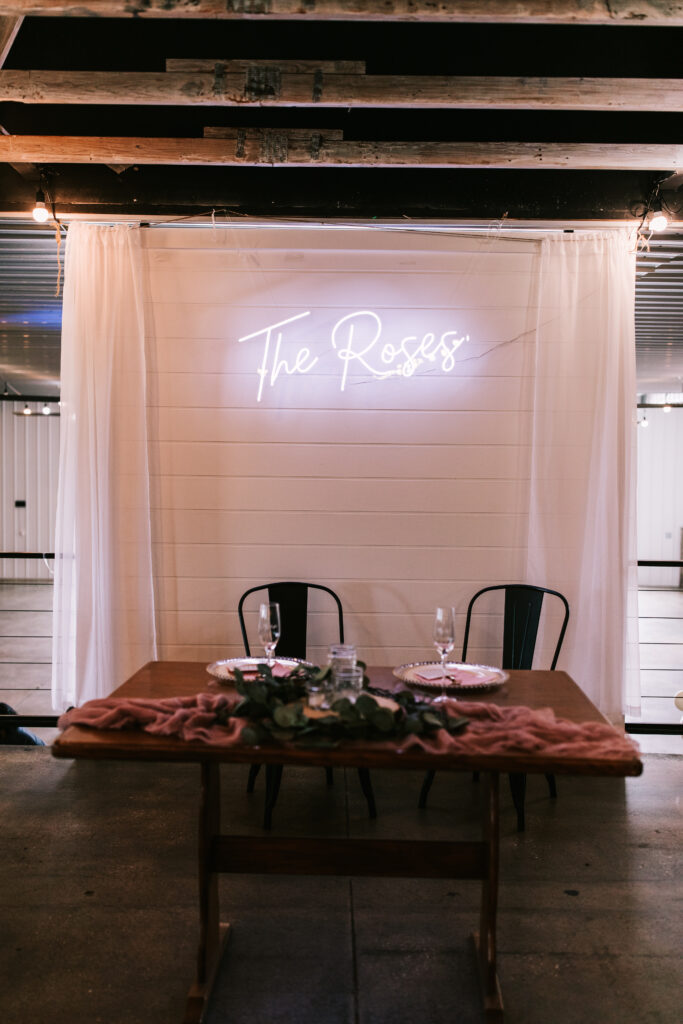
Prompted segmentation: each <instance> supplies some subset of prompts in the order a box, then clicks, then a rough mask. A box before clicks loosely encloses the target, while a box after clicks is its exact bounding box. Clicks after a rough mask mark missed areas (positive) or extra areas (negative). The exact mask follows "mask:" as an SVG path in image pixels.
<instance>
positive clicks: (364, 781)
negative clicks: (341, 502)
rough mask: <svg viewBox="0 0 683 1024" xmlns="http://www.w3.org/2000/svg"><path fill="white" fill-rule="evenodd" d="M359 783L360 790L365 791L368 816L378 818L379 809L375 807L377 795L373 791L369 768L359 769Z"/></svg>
mask: <svg viewBox="0 0 683 1024" xmlns="http://www.w3.org/2000/svg"><path fill="white" fill-rule="evenodd" d="M358 781H359V782H360V788H361V789H362V790H363V796H364V797H365V799H366V800H367V802H368V814H369V815H370V817H371V818H376V817H377V807H376V805H375V794H374V792H373V789H372V782H371V781H370V769H369V768H359V769H358Z"/></svg>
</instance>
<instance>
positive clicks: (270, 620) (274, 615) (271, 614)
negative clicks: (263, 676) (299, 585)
mask: <svg viewBox="0 0 683 1024" xmlns="http://www.w3.org/2000/svg"><path fill="white" fill-rule="evenodd" d="M258 638H259V640H260V641H261V644H262V646H263V649H264V651H265V652H266V659H267V663H268V667H269V668H272V667H273V654H274V653H275V647H276V645H277V642H278V640H279V639H280V605H279V604H277V603H276V602H271V603H270V604H265V603H264V604H262V605H261V606H260V607H259V612H258Z"/></svg>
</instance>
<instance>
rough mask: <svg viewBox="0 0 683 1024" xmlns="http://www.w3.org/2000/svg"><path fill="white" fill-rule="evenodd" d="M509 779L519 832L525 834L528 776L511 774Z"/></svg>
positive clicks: (516, 773)
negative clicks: (525, 798) (525, 802)
mask: <svg viewBox="0 0 683 1024" xmlns="http://www.w3.org/2000/svg"><path fill="white" fill-rule="evenodd" d="M508 779H509V780H510V792H511V793H512V802H513V803H514V805H515V810H516V811H517V831H518V832H523V831H524V828H525V821H524V797H525V796H526V775H524V774H523V773H521V772H511V773H510V774H509V775H508Z"/></svg>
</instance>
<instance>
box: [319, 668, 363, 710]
mask: <svg viewBox="0 0 683 1024" xmlns="http://www.w3.org/2000/svg"><path fill="white" fill-rule="evenodd" d="M362 689H363V668H362V666H361V665H340V666H339V667H338V668H335V669H333V670H332V679H331V686H330V690H329V691H328V704H333V703H334V702H335V700H341V698H342V697H347V698H348V699H349V700H350V701H352V702H355V700H356V698H357V697H358V696H359V694H360V692H361V690H362Z"/></svg>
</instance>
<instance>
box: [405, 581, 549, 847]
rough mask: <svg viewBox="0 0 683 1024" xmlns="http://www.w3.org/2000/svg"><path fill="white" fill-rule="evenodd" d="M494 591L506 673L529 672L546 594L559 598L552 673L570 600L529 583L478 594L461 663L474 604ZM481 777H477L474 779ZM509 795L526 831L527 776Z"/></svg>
mask: <svg viewBox="0 0 683 1024" xmlns="http://www.w3.org/2000/svg"><path fill="white" fill-rule="evenodd" d="M493 590H503V591H505V612H504V615H503V660H502V667H503V668H504V669H530V668H531V666H532V663H533V660H534V651H535V649H536V637H537V635H538V625H539V622H540V618H541V608H542V606H543V599H544V597H545V595H546V594H551V595H552V596H553V597H557V598H559V600H560V601H561V602H562V604H563V605H564V619H563V622H562V627H561V629H560V633H559V637H558V640H557V644H556V645H555V653H554V654H553V660H552V664H551V665H550V668H551V670H553V669H554V668H555V666H556V665H557V659H558V658H559V656H560V650H561V649H562V644H563V642H564V635H565V633H566V632H567V623H568V622H569V604H568V603H567V599H566V598H565V597H564V596H563V595H562V594H560V593H559V592H558V591H557V590H548V588H547V587H533V586H530V585H529V584H526V583H501V584H498V585H497V586H494V587H484V588H483V590H478V591H477V593H476V594H475V595H474V597H473V598H472V600H471V601H470V603H469V605H468V606H467V619H466V621H465V636H464V639H463V644H462V660H463V661H466V660H467V644H468V641H469V638H470V625H471V619H472V608H473V606H474V603H475V601H476V600H477V599H478V598H479V597H481V595H482V594H488V593H490V592H491V591H493ZM435 774H436V773H435V772H433V771H430V772H427V775H426V776H425V780H424V782H423V784H422V790H421V792H420V800H419V806H420V807H426V806H427V796H428V795H429V790H430V788H431V785H432V782H433V781H434V776H435ZM476 778H478V774H476V773H475V779H476ZM546 779H547V781H548V788H549V790H550V796H551V797H556V796H557V787H556V785H555V776H554V775H550V774H547V775H546ZM509 780H510V792H511V793H512V800H513V803H514V805H515V810H516V811H517V830H518V832H523V831H524V826H525V822H524V798H525V795H526V775H525V774H523V773H517V772H516V773H511V774H510V775H509Z"/></svg>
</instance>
